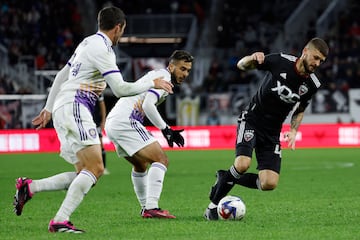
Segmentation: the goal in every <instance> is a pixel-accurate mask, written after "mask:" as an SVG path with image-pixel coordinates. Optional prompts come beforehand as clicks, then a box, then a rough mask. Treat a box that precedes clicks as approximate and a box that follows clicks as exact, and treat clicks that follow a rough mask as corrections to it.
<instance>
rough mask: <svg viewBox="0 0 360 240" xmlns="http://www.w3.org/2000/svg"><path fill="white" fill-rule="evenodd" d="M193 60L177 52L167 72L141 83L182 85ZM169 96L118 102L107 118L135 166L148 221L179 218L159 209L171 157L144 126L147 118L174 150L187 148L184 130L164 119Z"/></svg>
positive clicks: (156, 72)
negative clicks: (161, 80)
mask: <svg viewBox="0 0 360 240" xmlns="http://www.w3.org/2000/svg"><path fill="white" fill-rule="evenodd" d="M192 62H193V57H192V56H191V55H190V54H189V53H188V52H186V51H182V50H176V51H174V52H173V54H172V55H171V56H170V59H169V64H168V66H167V68H166V69H159V70H152V71H150V72H148V73H147V74H146V75H145V76H143V77H142V78H141V79H140V81H151V79H153V78H156V77H164V79H165V80H167V81H169V82H172V83H173V84H177V85H180V84H181V83H182V82H183V81H184V80H185V79H186V78H187V77H188V75H189V73H190V71H191V68H192ZM167 96H168V93H167V92H165V91H163V90H156V89H150V90H149V91H148V92H146V93H141V94H138V95H136V96H132V97H125V98H121V99H119V100H118V102H117V103H116V105H115V106H114V108H113V109H112V110H111V111H110V113H109V114H108V116H107V118H106V123H105V131H106V133H107V135H108V137H109V138H110V140H111V141H112V142H113V143H114V145H115V147H116V151H117V153H118V155H119V157H125V159H126V160H128V161H129V162H130V163H131V164H132V165H133V168H132V171H131V180H132V183H133V186H134V190H135V194H136V197H137V199H138V200H139V203H140V206H141V208H142V211H141V215H142V217H144V218H175V216H174V215H172V214H170V213H169V211H167V210H162V209H160V208H159V199H160V195H161V192H162V189H163V182H164V177H165V173H166V171H167V168H168V161H169V160H168V157H167V156H166V154H165V152H164V151H163V149H162V148H161V146H160V144H159V142H158V141H157V140H156V139H155V138H154V137H153V136H152V135H151V133H150V132H149V131H148V130H146V128H145V127H144V125H143V122H144V118H145V116H146V117H147V118H148V119H149V120H150V121H151V123H152V124H153V125H154V126H156V127H157V128H158V129H160V130H161V131H162V133H163V134H164V137H165V138H166V140H167V142H168V144H169V146H170V147H173V144H174V143H175V144H176V145H178V146H179V147H183V146H184V138H183V137H182V136H181V134H180V132H181V131H182V130H173V129H171V128H170V127H169V126H168V125H167V124H166V122H165V121H164V120H163V119H162V117H161V115H160V113H159V112H158V109H157V106H158V105H159V104H160V103H162V102H163V101H165V99H166V97H167Z"/></svg>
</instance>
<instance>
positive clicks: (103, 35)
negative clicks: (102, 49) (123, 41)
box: [96, 31, 112, 46]
mask: <svg viewBox="0 0 360 240" xmlns="http://www.w3.org/2000/svg"><path fill="white" fill-rule="evenodd" d="M96 35H99V36H100V37H102V38H103V39H104V40H105V41H106V42H107V44H108V45H109V46H112V41H111V40H110V38H109V37H108V36H107V35H106V34H105V33H103V32H101V31H98V32H97V33H96Z"/></svg>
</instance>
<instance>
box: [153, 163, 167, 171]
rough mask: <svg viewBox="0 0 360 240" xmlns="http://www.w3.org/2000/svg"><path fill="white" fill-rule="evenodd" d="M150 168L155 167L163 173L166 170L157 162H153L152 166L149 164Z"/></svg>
mask: <svg viewBox="0 0 360 240" xmlns="http://www.w3.org/2000/svg"><path fill="white" fill-rule="evenodd" d="M151 167H157V168H160V169H161V170H163V171H164V172H166V170H167V168H166V167H165V165H164V164H162V163H159V162H154V163H153V164H151Z"/></svg>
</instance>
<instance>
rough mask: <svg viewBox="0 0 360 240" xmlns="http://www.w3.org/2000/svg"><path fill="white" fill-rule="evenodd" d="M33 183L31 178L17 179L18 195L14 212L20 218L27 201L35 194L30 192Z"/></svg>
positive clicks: (16, 195) (16, 194)
mask: <svg viewBox="0 0 360 240" xmlns="http://www.w3.org/2000/svg"><path fill="white" fill-rule="evenodd" d="M31 182H32V180H31V179H29V178H25V177H23V178H18V179H16V185H15V186H16V193H15V196H14V203H13V205H14V212H15V213H16V215H18V216H20V215H21V213H22V209H23V207H24V205H25V203H26V202H27V201H29V200H30V199H31V197H32V196H33V194H32V193H31V192H30V189H29V184H30V183H31Z"/></svg>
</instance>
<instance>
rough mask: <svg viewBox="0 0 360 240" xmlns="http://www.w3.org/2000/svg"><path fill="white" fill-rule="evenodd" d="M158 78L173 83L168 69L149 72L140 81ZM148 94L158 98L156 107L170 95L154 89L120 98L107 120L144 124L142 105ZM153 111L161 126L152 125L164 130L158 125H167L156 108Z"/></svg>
mask: <svg viewBox="0 0 360 240" xmlns="http://www.w3.org/2000/svg"><path fill="white" fill-rule="evenodd" d="M158 77H164V78H163V79H164V80H165V81H169V82H170V81H171V75H170V73H169V71H168V70H167V69H158V70H152V71H150V72H148V73H147V74H146V75H144V76H143V77H142V78H140V79H139V80H138V81H151V80H152V79H154V78H158ZM148 94H152V95H153V96H156V97H157V102H156V106H157V105H159V104H160V103H162V102H163V101H164V100H165V99H166V97H167V96H168V95H169V94H168V93H167V92H166V91H164V90H162V89H154V88H152V89H150V90H148V91H147V92H144V93H141V94H138V95H135V96H131V97H123V98H120V99H119V100H118V101H117V103H116V104H115V106H114V107H113V108H112V109H111V111H110V112H109V114H108V116H107V120H108V119H112V120H113V121H115V122H116V121H122V122H123V121H127V122H129V120H130V121H131V120H136V121H139V122H140V123H143V122H144V118H145V112H144V110H143V106H142V105H143V102H144V100H145V97H146V96H147V95H148ZM153 110H154V111H156V112H154V113H152V115H154V116H156V118H157V119H158V120H157V121H156V122H159V123H160V124H156V123H155V122H152V123H153V124H154V125H155V126H156V127H158V128H162V127H164V126H157V125H164V124H165V126H166V123H165V122H164V121H163V120H162V119H161V117H160V114H159V113H158V112H157V109H156V108H154V109H153ZM148 115H149V113H148ZM148 117H149V116H148ZM150 120H151V119H150Z"/></svg>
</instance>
